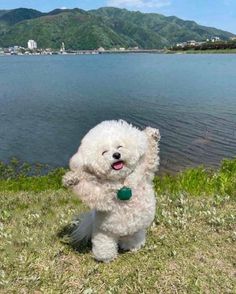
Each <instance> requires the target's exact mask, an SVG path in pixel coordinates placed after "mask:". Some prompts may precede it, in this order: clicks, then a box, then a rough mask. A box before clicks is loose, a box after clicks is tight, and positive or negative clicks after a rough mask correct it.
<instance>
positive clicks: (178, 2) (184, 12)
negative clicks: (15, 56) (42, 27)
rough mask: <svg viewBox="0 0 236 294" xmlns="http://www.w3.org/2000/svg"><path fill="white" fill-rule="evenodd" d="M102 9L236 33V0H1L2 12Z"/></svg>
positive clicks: (0, 7)
mask: <svg viewBox="0 0 236 294" xmlns="http://www.w3.org/2000/svg"><path fill="white" fill-rule="evenodd" d="M103 6H113V7H121V8H127V9H130V10H140V11H143V12H157V13H161V14H164V15H168V16H169V15H175V16H178V17H180V18H183V19H189V20H194V21H196V22H197V23H199V24H202V25H206V26H213V27H217V28H220V29H224V30H227V31H230V32H232V33H235V34H236V0H81V1H79V0H0V9H12V8H18V7H27V8H34V9H38V10H40V11H49V10H52V9H55V8H62V7H66V8H75V7H79V8H82V9H85V10H89V9H93V8H98V7H103Z"/></svg>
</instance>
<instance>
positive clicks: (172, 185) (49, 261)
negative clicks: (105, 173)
mask: <svg viewBox="0 0 236 294" xmlns="http://www.w3.org/2000/svg"><path fill="white" fill-rule="evenodd" d="M7 166H8V168H9V165H5V167H7ZM18 166H19V165H18ZM3 170H5V169H4V168H2V173H1V174H2V179H1V184H0V185H1V186H0V293H35V294H36V293H37V294H39V293H84V294H90V293H236V246H235V245H236V244H235V242H236V203H235V179H236V159H235V160H231V161H229V160H228V161H224V162H223V163H222V165H221V167H220V168H219V170H218V171H206V170H205V169H204V168H198V169H192V170H188V171H185V172H183V173H182V174H177V175H175V176H168V175H166V176H163V177H162V178H156V179H155V181H154V186H155V189H156V191H157V200H158V205H157V213H156V218H155V221H154V223H153V225H152V226H151V228H150V229H149V231H148V239H147V243H146V245H145V247H144V248H143V249H141V250H140V251H138V252H137V253H121V254H120V255H119V257H118V259H116V260H115V261H114V262H112V263H109V264H103V263H97V262H96V261H94V260H93V258H92V255H91V251H90V248H88V247H81V248H79V249H75V248H73V247H71V246H70V244H68V242H67V239H66V236H65V233H66V231H67V228H68V225H69V226H70V224H71V221H72V219H73V218H74V216H75V215H77V214H79V213H80V212H81V211H84V210H85V209H86V208H85V207H84V206H83V205H82V204H81V202H80V201H79V200H78V199H77V198H76V196H74V195H72V194H71V193H70V192H69V191H67V190H65V189H62V188H61V187H60V181H59V178H60V176H59V174H60V173H63V172H62V170H59V171H57V172H56V173H55V174H53V173H50V176H43V179H44V180H42V179H41V180H38V178H40V176H38V177H37V176H36V175H34V176H33V177H27V175H26V174H24V173H23V172H22V171H19V169H17V172H16V173H14V172H13V173H12V174H11V177H8V176H9V174H8V176H7V173H4V172H3ZM13 170H14V168H13ZM31 173H32V170H31ZM3 174H4V176H3ZM23 174H24V175H23ZM46 179H47V181H46ZM49 179H50V180H49ZM18 180H19V181H20V182H21V184H19V185H17V181H18ZM32 180H33V183H34V184H32ZM37 180H38V182H37ZM23 182H24V185H22V183H23ZM7 183H8V184H9V186H8V185H7ZM13 183H14V185H13ZM27 183H28V184H29V185H28V186H27ZM42 183H43V184H42ZM2 184H3V185H2ZM41 184H42V185H41ZM22 187H24V188H25V191H24V190H22ZM26 190H27V191H26Z"/></svg>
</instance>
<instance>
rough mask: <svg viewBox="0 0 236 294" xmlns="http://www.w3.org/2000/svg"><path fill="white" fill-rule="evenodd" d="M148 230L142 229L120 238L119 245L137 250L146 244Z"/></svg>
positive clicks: (122, 247)
mask: <svg viewBox="0 0 236 294" xmlns="http://www.w3.org/2000/svg"><path fill="white" fill-rule="evenodd" d="M145 239H146V232H145V230H140V231H138V232H136V233H134V234H133V235H129V236H125V237H122V238H120V240H119V246H120V248H121V249H123V250H130V251H137V250H139V249H140V248H141V247H142V246H144V244H145Z"/></svg>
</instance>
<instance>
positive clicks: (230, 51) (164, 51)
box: [0, 49, 236, 56]
mask: <svg viewBox="0 0 236 294" xmlns="http://www.w3.org/2000/svg"><path fill="white" fill-rule="evenodd" d="M131 53H132V54H143V53H146V54H235V53H236V49H212V50H211V49H210V50H194V49H190V50H169V49H143V50H142V49H140V50H117V51H115V50H104V51H98V50H78V51H74V52H70V51H68V52H67V51H65V52H63V53H61V52H60V51H52V52H31V53H29V52H27V53H18V54H16V53H3V52H2V53H1V52H0V56H48V55H63V56H67V55H68V56H72V55H73V56H75V55H99V54H101V55H103V54H131Z"/></svg>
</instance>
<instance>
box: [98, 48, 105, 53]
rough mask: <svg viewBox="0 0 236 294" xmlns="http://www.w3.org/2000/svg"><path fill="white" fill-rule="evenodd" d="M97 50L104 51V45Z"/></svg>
mask: <svg viewBox="0 0 236 294" xmlns="http://www.w3.org/2000/svg"><path fill="white" fill-rule="evenodd" d="M97 51H98V52H104V51H105V49H104V48H103V47H99V48H98V50H97Z"/></svg>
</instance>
